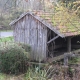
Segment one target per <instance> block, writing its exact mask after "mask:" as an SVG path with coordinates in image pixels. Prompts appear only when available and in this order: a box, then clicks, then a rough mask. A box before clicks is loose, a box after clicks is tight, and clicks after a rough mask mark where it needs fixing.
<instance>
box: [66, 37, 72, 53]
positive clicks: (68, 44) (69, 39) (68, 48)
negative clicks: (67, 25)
mask: <svg viewBox="0 0 80 80" xmlns="http://www.w3.org/2000/svg"><path fill="white" fill-rule="evenodd" d="M67 51H68V52H70V51H71V37H68V39H67Z"/></svg>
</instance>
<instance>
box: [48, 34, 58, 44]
mask: <svg viewBox="0 0 80 80" xmlns="http://www.w3.org/2000/svg"><path fill="white" fill-rule="evenodd" d="M58 37H59V35H57V36H56V37H54V38H52V39H51V40H50V41H48V42H47V44H49V43H51V42H52V41H54V40H55V39H57V38H58Z"/></svg>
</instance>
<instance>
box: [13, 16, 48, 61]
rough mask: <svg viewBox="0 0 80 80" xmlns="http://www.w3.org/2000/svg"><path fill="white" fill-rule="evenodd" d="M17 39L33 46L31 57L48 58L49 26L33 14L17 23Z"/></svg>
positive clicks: (36, 58) (39, 59) (15, 33)
mask: <svg viewBox="0 0 80 80" xmlns="http://www.w3.org/2000/svg"><path fill="white" fill-rule="evenodd" d="M14 35H15V36H14V38H15V41H17V42H21V43H25V44H29V45H30V46H31V50H32V52H31V55H30V57H31V59H32V60H37V61H42V60H45V59H46V46H47V44H46V43H47V27H46V26H45V25H44V24H42V23H41V22H40V21H38V20H37V19H35V18H34V17H33V16H31V15H26V16H25V17H23V18H22V19H20V20H19V21H18V22H17V23H16V24H15V29H14Z"/></svg>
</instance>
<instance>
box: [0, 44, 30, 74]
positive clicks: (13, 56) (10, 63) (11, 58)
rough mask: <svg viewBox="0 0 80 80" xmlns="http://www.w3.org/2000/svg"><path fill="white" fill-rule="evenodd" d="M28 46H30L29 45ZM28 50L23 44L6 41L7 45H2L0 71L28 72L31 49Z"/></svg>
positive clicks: (10, 72) (0, 47) (0, 48)
mask: <svg viewBox="0 0 80 80" xmlns="http://www.w3.org/2000/svg"><path fill="white" fill-rule="evenodd" d="M26 48H28V46H27V45H26ZM28 49H29V48H28ZM28 49H27V50H28ZM27 50H26V51H25V49H23V48H22V46H21V45H19V44H15V43H14V44H7V43H6V45H5V46H0V72H4V73H9V74H19V73H23V72H26V71H27V69H28V63H27V61H28V55H29V51H30V50H28V51H27Z"/></svg>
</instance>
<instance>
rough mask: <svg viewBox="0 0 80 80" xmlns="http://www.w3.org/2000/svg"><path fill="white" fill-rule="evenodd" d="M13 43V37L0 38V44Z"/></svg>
mask: <svg viewBox="0 0 80 80" xmlns="http://www.w3.org/2000/svg"><path fill="white" fill-rule="evenodd" d="M8 41H14V40H13V37H6V38H0V42H8Z"/></svg>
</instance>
